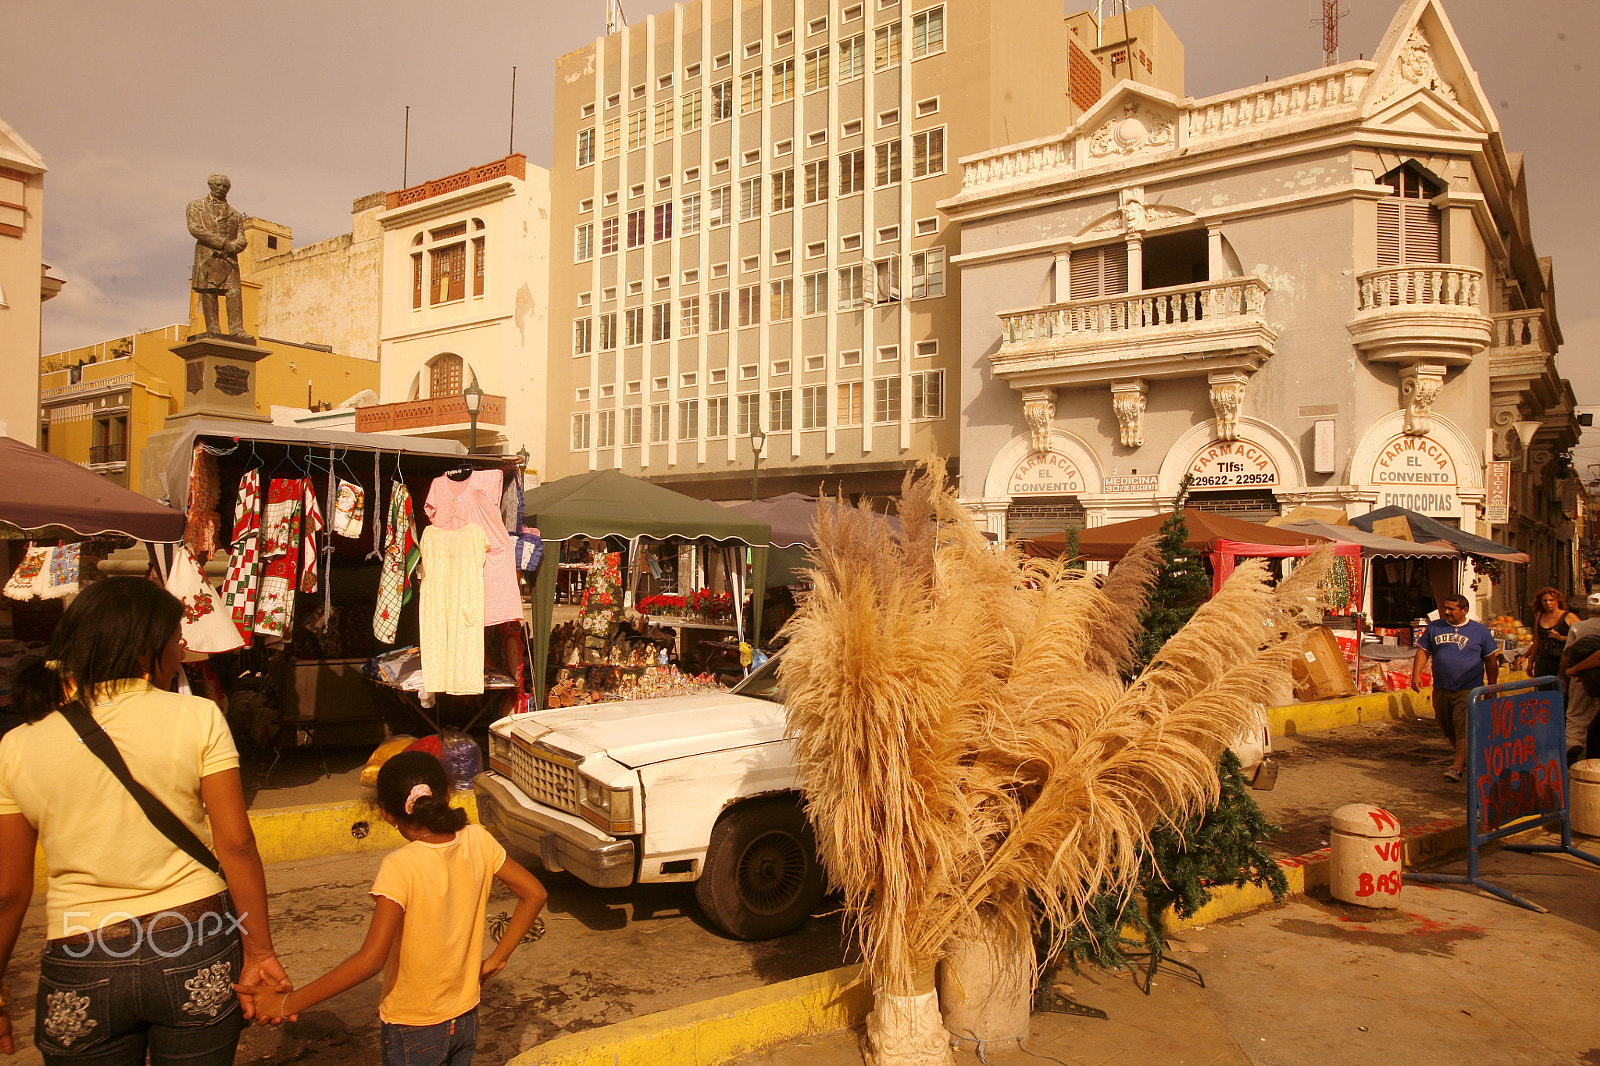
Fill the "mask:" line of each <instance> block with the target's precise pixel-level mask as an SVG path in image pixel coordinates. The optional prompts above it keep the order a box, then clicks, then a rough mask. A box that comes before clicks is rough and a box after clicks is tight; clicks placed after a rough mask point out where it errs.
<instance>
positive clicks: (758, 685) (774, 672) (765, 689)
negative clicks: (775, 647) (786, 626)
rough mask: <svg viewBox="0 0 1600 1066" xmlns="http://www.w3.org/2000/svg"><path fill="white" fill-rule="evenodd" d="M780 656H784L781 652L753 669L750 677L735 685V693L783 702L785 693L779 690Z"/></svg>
mask: <svg viewBox="0 0 1600 1066" xmlns="http://www.w3.org/2000/svg"><path fill="white" fill-rule="evenodd" d="M780 658H782V653H781V652H780V653H779V654H777V655H774V656H773V657H772V658H770V659H768V660H767V661H766V662H764V663H762V664H761V665H760V666H759V667H757V668H756V669H755V670H753V671H751V673H750V675H749V676H748V677H746V678H745V679H744V680H743V681H741V682H739V683H738V684H737V685H735V686H733V691H734V693H735V694H737V695H740V696H752V697H754V698H755V699H758V700H770V701H772V702H773V703H782V702H783V693H782V692H781V691H779V687H778V660H779V659H780Z"/></svg>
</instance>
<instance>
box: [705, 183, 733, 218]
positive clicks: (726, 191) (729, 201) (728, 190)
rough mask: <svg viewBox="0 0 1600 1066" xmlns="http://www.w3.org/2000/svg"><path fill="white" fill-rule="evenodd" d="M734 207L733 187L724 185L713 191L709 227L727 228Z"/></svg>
mask: <svg viewBox="0 0 1600 1066" xmlns="http://www.w3.org/2000/svg"><path fill="white" fill-rule="evenodd" d="M732 206H733V186H731V185H723V186H721V187H720V188H716V189H712V190H711V218H710V220H709V221H708V222H707V225H711V226H726V225H727V224H728V221H729V215H730V214H731V212H730V210H729V209H730V208H731V207H732Z"/></svg>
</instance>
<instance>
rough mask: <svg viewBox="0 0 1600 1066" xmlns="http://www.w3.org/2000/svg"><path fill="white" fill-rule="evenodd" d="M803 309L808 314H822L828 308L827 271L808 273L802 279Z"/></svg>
mask: <svg viewBox="0 0 1600 1066" xmlns="http://www.w3.org/2000/svg"><path fill="white" fill-rule="evenodd" d="M801 289H802V299H804V301H805V303H804V304H803V305H802V310H803V311H804V313H805V314H808V315H820V314H823V313H825V312H826V311H827V310H828V275H827V273H826V272H825V271H818V272H817V273H815V274H807V275H806V276H805V278H804V279H803V281H802V285H801Z"/></svg>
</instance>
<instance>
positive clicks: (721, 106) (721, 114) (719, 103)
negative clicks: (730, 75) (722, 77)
mask: <svg viewBox="0 0 1600 1066" xmlns="http://www.w3.org/2000/svg"><path fill="white" fill-rule="evenodd" d="M732 117H733V82H731V81H725V82H720V83H718V84H716V85H713V86H712V87H711V121H712V122H721V121H722V120H723V119H725V118H732Z"/></svg>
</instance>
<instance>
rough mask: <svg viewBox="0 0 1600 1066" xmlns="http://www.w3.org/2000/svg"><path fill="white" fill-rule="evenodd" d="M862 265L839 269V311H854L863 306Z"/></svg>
mask: <svg viewBox="0 0 1600 1066" xmlns="http://www.w3.org/2000/svg"><path fill="white" fill-rule="evenodd" d="M861 303H862V300H861V264H860V263H857V264H856V265H855V266H847V267H840V268H839V310H841V311H854V310H856V309H857V308H859V307H860V306H861Z"/></svg>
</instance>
